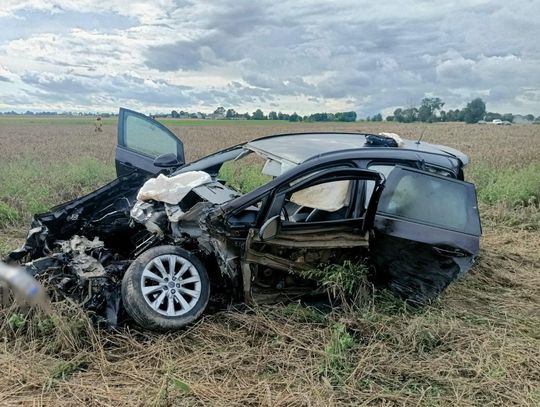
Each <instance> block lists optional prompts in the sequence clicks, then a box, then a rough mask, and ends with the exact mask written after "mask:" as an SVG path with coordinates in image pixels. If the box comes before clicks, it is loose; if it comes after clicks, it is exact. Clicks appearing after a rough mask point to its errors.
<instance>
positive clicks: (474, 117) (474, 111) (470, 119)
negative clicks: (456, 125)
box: [463, 98, 486, 123]
mask: <svg viewBox="0 0 540 407" xmlns="http://www.w3.org/2000/svg"><path fill="white" fill-rule="evenodd" d="M485 114H486V104H485V103H484V101H483V100H482V99H481V98H476V99H473V100H471V101H470V102H469V103H467V107H466V108H465V109H463V120H464V121H465V122H466V123H478V121H479V120H482V119H483V118H484V116H485Z"/></svg>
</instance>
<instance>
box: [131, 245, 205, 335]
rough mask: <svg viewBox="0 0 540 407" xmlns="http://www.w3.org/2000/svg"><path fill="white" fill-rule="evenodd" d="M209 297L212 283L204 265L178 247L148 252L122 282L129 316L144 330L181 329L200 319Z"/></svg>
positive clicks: (158, 247) (134, 262)
mask: <svg viewBox="0 0 540 407" xmlns="http://www.w3.org/2000/svg"><path fill="white" fill-rule="evenodd" d="M209 296H210V280H209V279H208V273H207V272H206V269H205V267H204V265H203V264H202V263H201V261H200V260H199V259H198V258H197V257H196V256H195V255H194V254H192V253H190V252H188V251H187V250H184V249H181V248H179V247H176V246H157V247H154V248H152V249H149V250H147V251H146V252H144V253H143V254H141V255H140V256H139V257H137V258H136V259H135V260H134V261H133V263H131V265H130V266H129V268H128V269H127V271H126V273H125V275H124V278H123V280H122V302H123V305H124V308H125V309H126V312H127V313H128V314H129V316H130V317H131V318H133V320H134V321H135V322H136V323H137V324H138V325H139V326H140V327H142V328H144V329H149V330H152V331H158V332H167V331H173V330H177V329H180V328H182V327H184V326H186V325H188V324H190V323H192V322H193V321H195V320H196V319H197V318H199V317H200V316H201V314H202V313H203V312H204V310H205V308H206V306H207V305H208V299H209Z"/></svg>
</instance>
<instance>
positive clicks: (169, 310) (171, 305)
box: [167, 295, 174, 316]
mask: <svg viewBox="0 0 540 407" xmlns="http://www.w3.org/2000/svg"><path fill="white" fill-rule="evenodd" d="M167 301H168V303H167V315H171V316H172V315H174V297H173V296H172V295H170V296H169V297H168V298H167Z"/></svg>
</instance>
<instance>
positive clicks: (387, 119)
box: [386, 116, 395, 122]
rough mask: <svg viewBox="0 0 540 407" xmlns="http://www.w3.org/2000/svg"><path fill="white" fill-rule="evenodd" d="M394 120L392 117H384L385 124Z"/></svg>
mask: <svg viewBox="0 0 540 407" xmlns="http://www.w3.org/2000/svg"><path fill="white" fill-rule="evenodd" d="M394 119H395V117H394V116H386V121H387V122H393V121H394Z"/></svg>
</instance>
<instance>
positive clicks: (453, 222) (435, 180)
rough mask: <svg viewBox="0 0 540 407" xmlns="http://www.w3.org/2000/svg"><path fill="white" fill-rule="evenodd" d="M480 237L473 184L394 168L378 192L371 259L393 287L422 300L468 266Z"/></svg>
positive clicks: (409, 169)
mask: <svg viewBox="0 0 540 407" xmlns="http://www.w3.org/2000/svg"><path fill="white" fill-rule="evenodd" d="M480 235H481V227H480V217H479V213H478V207H477V201H476V191H475V188H474V185H473V184H470V183H467V182H463V181H458V180H456V179H453V178H449V177H443V176H440V175H435V174H432V173H429V172H425V171H420V170H416V169H412V168H405V167H399V166H398V167H395V168H394V169H393V170H392V172H391V173H390V174H389V176H388V179H387V182H386V186H385V189H384V191H383V192H382V194H381V196H380V200H379V203H378V207H377V213H376V216H375V221H374V230H373V235H372V238H371V241H370V251H371V258H372V260H373V263H374V264H375V267H376V269H377V275H378V276H379V277H382V278H383V279H384V280H385V282H386V283H387V284H388V286H389V288H390V289H391V290H392V291H394V292H395V293H397V294H398V295H400V296H402V297H404V298H407V299H409V300H410V301H412V302H416V303H425V302H427V301H429V300H431V299H432V298H434V297H436V296H437V295H438V294H440V293H441V292H442V291H443V290H444V288H446V286H447V285H448V284H449V283H450V282H452V281H453V280H455V279H456V278H458V277H459V276H461V275H462V274H463V273H465V272H466V271H467V270H469V268H470V267H471V266H472V264H473V261H474V258H475V257H476V256H477V255H478V251H479V247H480Z"/></svg>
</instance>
